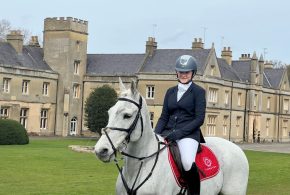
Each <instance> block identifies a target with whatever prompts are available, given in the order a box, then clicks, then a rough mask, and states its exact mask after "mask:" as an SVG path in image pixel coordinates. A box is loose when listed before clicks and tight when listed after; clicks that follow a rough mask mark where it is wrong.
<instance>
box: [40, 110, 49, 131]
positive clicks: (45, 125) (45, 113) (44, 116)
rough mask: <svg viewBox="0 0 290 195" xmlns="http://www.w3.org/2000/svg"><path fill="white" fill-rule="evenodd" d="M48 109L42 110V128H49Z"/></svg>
mask: <svg viewBox="0 0 290 195" xmlns="http://www.w3.org/2000/svg"><path fill="white" fill-rule="evenodd" d="M47 112H48V110H47V109H42V110H41V112H40V129H47Z"/></svg>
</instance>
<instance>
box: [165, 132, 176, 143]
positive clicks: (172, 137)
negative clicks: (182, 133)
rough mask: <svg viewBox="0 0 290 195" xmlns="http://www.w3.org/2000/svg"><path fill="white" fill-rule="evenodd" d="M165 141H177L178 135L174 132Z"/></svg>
mask: <svg viewBox="0 0 290 195" xmlns="http://www.w3.org/2000/svg"><path fill="white" fill-rule="evenodd" d="M165 139H166V140H167V141H175V140H177V138H176V134H175V133H174V132H173V133H170V134H169V135H167V136H166V137H165Z"/></svg>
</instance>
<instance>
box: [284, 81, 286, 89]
mask: <svg viewBox="0 0 290 195" xmlns="http://www.w3.org/2000/svg"><path fill="white" fill-rule="evenodd" d="M283 89H284V90H285V89H286V81H284V83H283Z"/></svg>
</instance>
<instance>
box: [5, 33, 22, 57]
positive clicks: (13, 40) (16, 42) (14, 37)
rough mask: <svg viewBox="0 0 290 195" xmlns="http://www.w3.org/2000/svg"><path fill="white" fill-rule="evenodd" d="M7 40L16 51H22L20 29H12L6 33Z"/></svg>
mask: <svg viewBox="0 0 290 195" xmlns="http://www.w3.org/2000/svg"><path fill="white" fill-rule="evenodd" d="M6 39H7V42H8V43H10V44H11V45H12V47H13V48H14V49H15V50H16V52H17V53H18V54H19V53H22V48H23V35H22V34H21V31H20V30H12V31H10V34H8V35H7V38H6Z"/></svg>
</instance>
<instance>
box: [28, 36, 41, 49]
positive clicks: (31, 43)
mask: <svg viewBox="0 0 290 195" xmlns="http://www.w3.org/2000/svg"><path fill="white" fill-rule="evenodd" d="M29 46H31V47H40V45H39V42H38V36H31V39H30V41H29Z"/></svg>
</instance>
